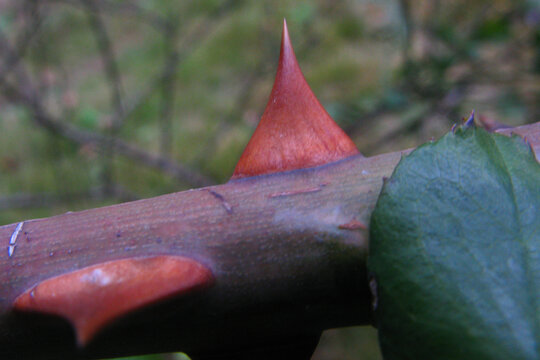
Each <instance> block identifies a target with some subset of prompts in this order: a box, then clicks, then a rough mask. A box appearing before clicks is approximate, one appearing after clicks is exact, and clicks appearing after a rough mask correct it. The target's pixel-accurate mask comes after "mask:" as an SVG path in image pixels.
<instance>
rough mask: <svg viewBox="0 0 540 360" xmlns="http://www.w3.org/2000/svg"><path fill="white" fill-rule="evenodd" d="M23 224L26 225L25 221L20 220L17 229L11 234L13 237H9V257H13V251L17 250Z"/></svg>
mask: <svg viewBox="0 0 540 360" xmlns="http://www.w3.org/2000/svg"><path fill="white" fill-rule="evenodd" d="M23 225H24V221H22V222H20V223H19V224H18V225H17V227H16V228H15V231H13V234H11V237H10V238H9V246H8V256H9V257H11V255H13V252H14V251H15V243H16V242H17V238H18V236H19V233H20V232H21V230H22V227H23Z"/></svg>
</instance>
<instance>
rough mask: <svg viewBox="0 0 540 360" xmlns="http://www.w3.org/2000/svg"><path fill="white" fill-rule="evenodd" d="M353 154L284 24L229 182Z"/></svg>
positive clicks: (313, 164) (318, 163)
mask: <svg viewBox="0 0 540 360" xmlns="http://www.w3.org/2000/svg"><path fill="white" fill-rule="evenodd" d="M356 154H358V150H357V149H356V146H355V145H354V143H353V142H352V140H351V139H350V138H349V137H348V136H347V135H346V134H345V132H343V130H341V129H340V128H339V126H338V125H337V124H336V123H335V122H334V120H333V119H332V118H331V117H330V115H328V113H327V112H326V110H325V109H324V108H323V107H322V105H321V104H320V103H319V101H318V100H317V98H316V97H315V95H314V94H313V92H312V91H311V89H310V87H309V85H308V84H307V82H306V79H305V78H304V75H303V74H302V71H301V70H300V66H299V65H298V62H297V60H296V56H295V54H294V50H293V47H292V44H291V40H290V37H289V31H288V29H287V21H286V20H285V19H283V33H282V36H281V52H280V55H279V65H278V69H277V73H276V78H275V81H274V86H273V88H272V92H271V94H270V98H269V100H268V103H267V105H266V109H265V111H264V113H263V115H262V117H261V120H260V122H259V124H258V126H257V128H256V129H255V132H254V133H253V136H252V137H251V139H250V141H249V143H248V144H247V146H246V149H245V150H244V152H243V154H242V156H241V157H240V160H239V161H238V164H237V165H236V168H235V170H234V174H233V176H232V179H238V178H242V177H248V176H256V175H262V174H269V173H274V172H280V171H288V170H294V169H301V168H308V167H313V166H318V165H323V164H326V163H328V162H332V161H337V160H341V159H343V158H345V157H348V156H351V155H356Z"/></svg>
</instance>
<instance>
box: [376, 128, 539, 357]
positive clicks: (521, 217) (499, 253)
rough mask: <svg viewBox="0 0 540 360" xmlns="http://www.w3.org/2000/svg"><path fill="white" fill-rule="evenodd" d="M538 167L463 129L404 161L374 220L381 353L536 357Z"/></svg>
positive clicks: (501, 142)
mask: <svg viewBox="0 0 540 360" xmlns="http://www.w3.org/2000/svg"><path fill="white" fill-rule="evenodd" d="M539 186H540V165H539V164H538V163H537V162H536V159H535V157H534V155H533V154H532V152H531V149H530V147H529V146H527V145H526V144H525V142H524V141H523V139H521V138H519V137H517V136H514V137H511V138H509V137H506V136H502V135H498V134H489V133H487V132H486V131H484V130H482V129H476V128H466V127H459V128H458V129H457V130H456V131H455V133H449V134H447V135H446V136H444V137H443V138H442V139H440V140H439V141H437V142H434V143H428V144H426V145H423V146H421V147H420V148H418V149H417V150H415V151H414V152H413V153H411V154H410V155H409V156H407V157H405V158H403V159H402V160H401V162H400V164H399V165H398V166H397V168H396V169H395V171H394V174H393V175H392V177H391V178H390V179H388V180H387V181H386V183H385V185H384V187H383V190H382V192H381V195H380V197H379V200H378V203H377V206H376V209H375V211H374V213H373V216H372V221H371V244H370V251H371V253H370V259H369V268H370V271H371V272H372V273H373V274H374V279H375V283H376V286H377V294H378V296H377V299H376V323H377V325H378V329H379V341H380V344H381V347H382V350H383V354H384V356H385V359H389V360H392V359H538V358H539V356H540V345H539V344H540V252H539V247H540V191H539V189H540V187H539Z"/></svg>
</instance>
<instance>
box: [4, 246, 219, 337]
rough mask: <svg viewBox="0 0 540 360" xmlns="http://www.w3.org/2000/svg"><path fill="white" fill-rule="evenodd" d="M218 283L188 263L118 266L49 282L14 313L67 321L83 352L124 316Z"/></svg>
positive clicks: (160, 260)
mask: <svg viewBox="0 0 540 360" xmlns="http://www.w3.org/2000/svg"><path fill="white" fill-rule="evenodd" d="M212 282H213V276H212V273H211V272H210V270H209V269H208V268H206V267H205V266H203V265H201V264H200V263H198V262H196V261H194V260H191V259H187V258H183V257H177V256H154V257H148V258H132V259H123V260H115V261H109V262H105V263H102V264H98V265H93V266H89V267H86V268H83V269H80V270H77V271H74V272H71V273H68V274H64V275H60V276H56V277H53V278H51V279H47V280H45V281H43V282H41V283H39V284H37V285H36V286H34V287H33V288H31V289H29V290H27V291H26V292H24V293H23V294H22V295H20V296H19V297H17V299H15V302H14V307H15V309H17V310H22V311H33V312H42V313H47V314H54V315H58V316H62V317H64V318H66V319H67V320H69V321H70V322H71V324H72V325H73V327H74V328H75V331H76V335H77V341H78V343H79V345H80V346H83V345H85V344H87V343H88V342H89V341H90V340H91V339H92V337H93V336H94V335H95V334H96V333H97V332H98V331H99V330H101V329H102V328H103V327H104V326H106V325H107V324H109V323H110V322H112V321H113V320H115V319H116V318H118V317H120V316H122V315H125V314H127V313H129V312H131V311H133V310H136V309H139V308H142V307H144V306H146V305H149V304H151V303H154V302H156V301H159V300H163V299H166V298H170V297H172V296H175V295H180V294H184V293H187V292H191V291H194V290H196V289H200V288H204V287H207V286H209V285H211V284H212Z"/></svg>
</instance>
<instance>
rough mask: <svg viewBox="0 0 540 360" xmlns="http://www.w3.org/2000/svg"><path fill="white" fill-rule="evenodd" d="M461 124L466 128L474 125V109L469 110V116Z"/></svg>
mask: <svg viewBox="0 0 540 360" xmlns="http://www.w3.org/2000/svg"><path fill="white" fill-rule="evenodd" d="M463 126H464V127H466V128H468V127H472V126H474V109H473V110H472V111H471V114H470V115H469V118H468V119H467V120H466V121H465V123H464V124H463Z"/></svg>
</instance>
